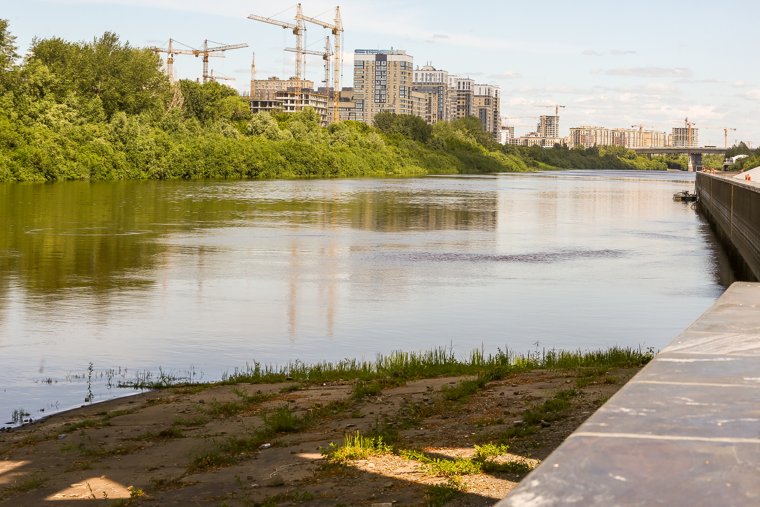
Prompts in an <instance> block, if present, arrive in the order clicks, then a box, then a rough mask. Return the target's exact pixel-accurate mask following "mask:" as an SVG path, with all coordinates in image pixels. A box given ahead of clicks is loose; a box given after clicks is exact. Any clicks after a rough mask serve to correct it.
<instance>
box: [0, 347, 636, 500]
mask: <svg viewBox="0 0 760 507" xmlns="http://www.w3.org/2000/svg"><path fill="white" fill-rule="evenodd" d="M580 357H581V356H575V360H578V359H580ZM585 358H586V359H585V361H586V362H585V363H584V364H581V363H577V366H576V367H570V366H569V365H567V364H565V365H562V364H561V362H559V361H555V362H554V363H553V364H552V367H546V364H544V366H543V367H538V365H537V364H534V365H532V366H531V365H520V364H519V361H515V362H514V363H513V364H512V365H511V366H510V367H501V368H499V367H497V366H496V365H495V363H494V362H493V361H492V362H490V363H489V362H487V361H485V362H482V363H481V365H480V367H479V371H476V368H474V367H472V365H470V366H469V368H471V369H470V371H463V370H462V371H454V370H455V368H452V365H451V364H449V365H447V366H446V369H448V372H446V371H443V370H444V369H443V368H438V369H437V370H436V369H435V368H433V369H431V370H436V371H430V372H428V373H427V374H418V375H411V372H412V371H413V369H406V370H403V369H401V370H399V369H396V370H394V371H396V372H397V373H399V372H402V373H403V372H406V374H405V375H403V374H401V375H399V376H395V377H394V376H393V375H392V374H389V371H383V372H380V373H374V374H372V375H367V374H366V372H365V374H364V375H363V376H359V375H355V378H353V379H342V380H341V379H337V378H335V379H330V378H328V377H329V376H331V375H333V374H334V373H335V372H329V371H324V372H323V378H320V379H318V380H316V381H310V382H305V381H302V380H300V379H301V378H302V377H301V375H303V374H306V373H307V372H306V371H301V372H295V374H293V375H291V376H290V378H291V380H288V379H287V377H284V378H281V379H278V378H272V375H280V374H279V373H277V374H274V373H271V372H270V373H269V374H265V373H261V374H259V375H258V376H257V377H256V378H254V377H253V376H249V377H247V378H246V377H242V376H241V377H238V378H235V379H230V380H229V381H227V382H224V383H217V384H212V385H210V384H205V385H185V386H177V387H168V388H164V389H161V390H154V391H149V392H145V393H139V394H136V395H135V396H127V397H121V398H117V399H114V400H108V401H104V402H102V403H97V404H93V405H89V406H85V407H81V408H75V409H73V410H68V411H66V412H62V413H57V414H51V415H50V416H48V417H46V418H45V419H43V420H39V421H35V422H33V423H31V424H28V425H25V426H22V427H20V428H17V429H14V430H12V431H6V432H3V433H0V505H6V504H7V505H28V504H35V505H36V504H37V503H40V502H42V501H44V500H62V499H66V500H86V499H93V498H98V499H102V498H108V499H109V500H114V501H116V502H117V503H116V505H133V504H134V505H140V504H142V503H143V502H146V503H148V502H154V501H158V502H160V504H161V505H172V504H176V505H185V504H186V503H187V502H190V501H194V502H196V503H197V504H199V505H229V506H233V505H280V504H292V503H296V504H308V505H335V504H336V502H344V504H345V505H357V504H363V503H372V502H379V501H385V502H388V501H394V500H395V501H397V502H400V503H401V504H404V505H409V504H411V505H418V504H423V503H427V504H431V505H443V503H445V502H443V503H442V500H443V499H446V502H449V501H450V502H451V503H447V505H490V504H492V503H494V502H495V501H496V500H498V499H500V498H502V497H503V496H504V495H506V493H507V492H508V491H509V490H511V489H512V488H513V487H515V485H516V484H517V482H518V481H519V479H520V478H521V477H522V476H524V475H525V474H526V473H527V472H528V471H529V470H530V469H532V468H533V467H535V466H536V465H537V464H538V463H539V462H540V460H542V459H543V458H544V457H545V456H546V455H548V454H549V452H551V450H553V449H554V448H555V447H556V446H557V445H558V444H559V443H560V442H561V441H562V440H563V439H564V437H565V436H567V435H569V433H570V432H572V431H573V430H574V429H575V427H577V425H579V424H580V423H581V422H582V421H583V420H585V419H586V418H587V417H588V416H590V415H591V413H592V412H593V411H594V410H595V409H596V408H597V407H598V406H599V405H601V403H603V402H604V401H605V400H606V399H607V398H608V397H609V396H611V394H613V393H614V392H615V391H617V389H618V388H619V387H621V386H622V385H623V384H624V383H625V382H626V381H627V379H628V378H630V377H631V376H632V375H633V374H635V373H636V372H637V371H638V369H639V368H640V367H641V366H642V365H643V364H644V363H645V362H646V361H647V360H648V359H649V358H651V357H650V356H649V355H647V354H644V353H639V354H638V355H635V354H633V355H630V356H628V359H627V360H626V361H624V362H620V361H618V359H622V356H619V355H618V356H615V355H613V354H609V353H608V354H607V355H605V356H598V357H597V359H596V360H593V358H591V357H590V356H589V355H587V356H585ZM615 358H617V359H615ZM458 367H459V368H460V370H461V367H462V365H461V364H460V365H459V366H458ZM356 371H358V370H356ZM310 373H312V374H313V373H314V372H313V371H311V372H310ZM418 373H419V372H418ZM342 376H344V377H346V376H347V375H345V372H343V375H342ZM362 377H363V378H362ZM413 377H414V378H413ZM347 435H348V436H349V437H350V436H352V435H353V436H354V437H355V438H358V439H359V440H358V441H360V444H358V445H356V443H355V442H354V444H351V445H346V441H345V439H346V438H347ZM354 437H352V438H354ZM378 439H380V440H378ZM380 444H382V445H380ZM486 451H488V452H490V454H488V456H487V457H486V458H482V459H481V458H479V457H478V456H480V455H481V454H484V453H486ZM356 453H358V454H356ZM479 460H480V461H479ZM436 499H437V500H436Z"/></svg>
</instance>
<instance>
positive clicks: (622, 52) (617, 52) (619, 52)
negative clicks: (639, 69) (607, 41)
mask: <svg viewBox="0 0 760 507" xmlns="http://www.w3.org/2000/svg"><path fill="white" fill-rule="evenodd" d="M610 54H611V55H614V56H625V55H635V54H636V51H635V50H633V49H613V50H612V51H610Z"/></svg>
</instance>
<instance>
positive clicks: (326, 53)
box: [285, 35, 333, 90]
mask: <svg viewBox="0 0 760 507" xmlns="http://www.w3.org/2000/svg"><path fill="white" fill-rule="evenodd" d="M285 51H290V52H291V53H296V52H298V50H297V49H296V48H285ZM301 52H302V53H303V54H304V55H311V56H321V57H322V60H324V62H325V79H324V83H325V88H327V89H328V90H329V89H330V57H331V56H333V51H332V46H331V45H330V36H329V35H328V36H327V37H325V49H324V51H313V50H311V49H304V50H302V51H301Z"/></svg>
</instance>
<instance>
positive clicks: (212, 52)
mask: <svg viewBox="0 0 760 507" xmlns="http://www.w3.org/2000/svg"><path fill="white" fill-rule="evenodd" d="M247 47H248V44H222V45H221V46H216V47H211V48H210V47H208V39H206V40H204V41H203V50H202V51H201V50H199V51H198V54H196V55H195V56H198V55H203V82H204V83H206V82H208V80H209V77H210V74H209V72H208V58H209V56H219V55H217V53H222V52H224V51H230V50H232V49H242V48H247Z"/></svg>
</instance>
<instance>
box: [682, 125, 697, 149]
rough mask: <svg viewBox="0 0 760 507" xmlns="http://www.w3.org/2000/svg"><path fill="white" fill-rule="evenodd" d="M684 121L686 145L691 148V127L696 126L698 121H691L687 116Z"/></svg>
mask: <svg viewBox="0 0 760 507" xmlns="http://www.w3.org/2000/svg"><path fill="white" fill-rule="evenodd" d="M683 122H684V125H686V147H687V148H691V147H692V146H691V145H692V142H691V129H692V128H693V127H695V126H696V123H694V122H691V121H689V118H685V119H684V121H683Z"/></svg>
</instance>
